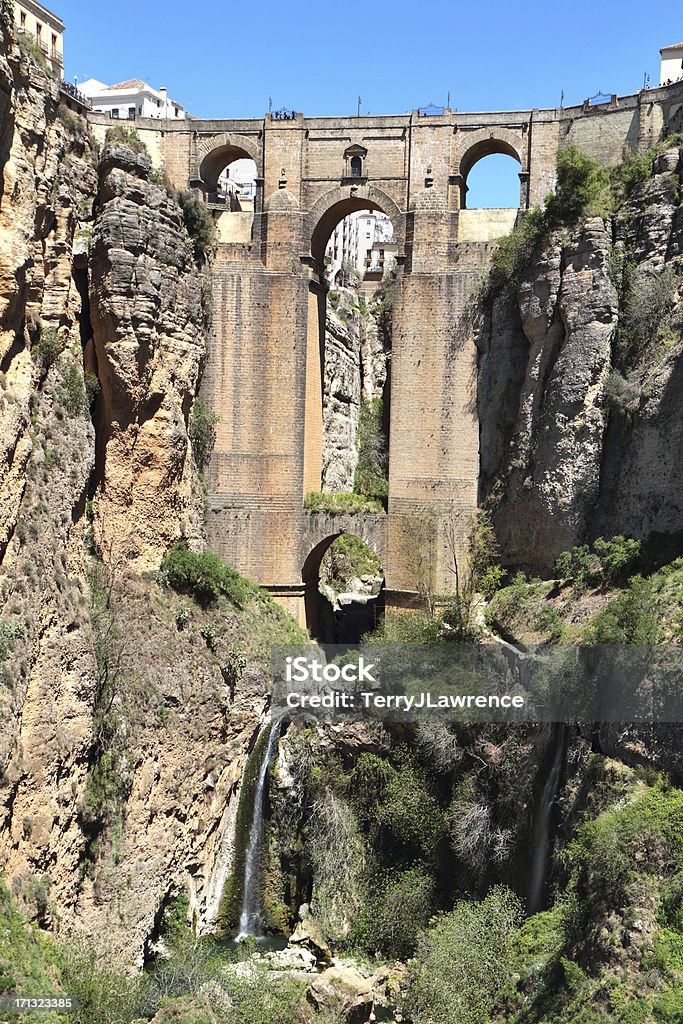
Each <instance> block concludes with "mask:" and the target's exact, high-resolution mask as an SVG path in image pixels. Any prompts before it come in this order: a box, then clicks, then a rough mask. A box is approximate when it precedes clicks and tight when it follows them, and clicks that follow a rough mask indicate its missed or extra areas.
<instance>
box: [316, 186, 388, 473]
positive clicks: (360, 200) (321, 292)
mask: <svg viewBox="0 0 683 1024" xmlns="http://www.w3.org/2000/svg"><path fill="white" fill-rule="evenodd" d="M361 210H380V211H381V212H382V213H385V214H386V215H387V217H389V219H390V220H391V222H392V225H393V228H394V232H395V234H396V240H397V242H398V260H399V261H400V259H401V254H402V253H403V252H404V247H405V217H404V215H403V214H402V213H401V210H400V209H399V207H398V205H397V204H396V203H395V202H394V200H393V199H392V198H391V196H389V195H388V194H387V193H386V192H384V191H383V190H382V189H380V188H377V187H376V186H374V185H353V184H350V185H341V186H340V187H339V188H334V189H330V191H329V192H326V193H325V194H324V195H322V196H321V197H320V199H318V201H317V202H316V203H315V205H314V206H313V207H312V208H311V210H310V212H309V213H308V215H307V217H306V219H305V228H304V230H305V237H308V238H310V256H308V257H307V258H308V259H310V260H311V262H312V269H313V274H312V277H311V280H310V282H309V296H308V317H307V328H306V401H305V418H304V493H308V492H310V491H319V490H320V488H321V476H322V443H323V442H322V439H323V373H324V357H325V306H326V301H327V288H326V285H325V282H324V254H325V246H326V245H327V241H328V239H329V237H330V235H331V234H332V231H333V230H334V228H335V227H336V225H337V224H338V223H339V222H340V221H341V220H343V218H344V217H347V216H348V215H349V214H350V213H355V212H359V211H361Z"/></svg>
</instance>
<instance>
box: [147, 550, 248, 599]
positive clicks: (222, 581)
mask: <svg viewBox="0 0 683 1024" xmlns="http://www.w3.org/2000/svg"><path fill="white" fill-rule="evenodd" d="M160 577H161V580H162V581H163V582H165V583H167V584H168V586H170V587H171V588H172V589H173V590H175V591H177V592H178V593H180V594H189V595H190V596H191V597H193V598H194V599H195V601H197V602H198V603H199V604H201V605H210V604H214V603H215V602H216V601H217V600H218V599H219V598H220V597H227V598H228V600H229V601H231V602H232V604H234V605H235V606H236V607H237V608H243V607H244V606H245V605H246V604H247V603H248V601H249V600H250V599H251V598H252V597H254V596H256V595H257V594H258V593H259V588H258V587H257V586H256V584H255V583H253V582H252V581H251V580H248V579H247V578H246V577H245V576H242V575H240V573H238V572H237V570H236V569H233V568H232V566H230V565H227V564H226V563H225V562H224V561H223V559H222V558H219V557H218V555H216V554H214V552H213V551H201V552H195V551H190V549H189V548H188V546H187V543H186V542H185V541H182V540H181V541H177V543H175V544H174V545H173V547H172V548H171V550H170V551H169V553H168V554H167V555H166V557H165V558H164V560H163V561H162V563H161V568H160Z"/></svg>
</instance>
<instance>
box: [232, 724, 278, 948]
mask: <svg viewBox="0 0 683 1024" xmlns="http://www.w3.org/2000/svg"><path fill="white" fill-rule="evenodd" d="M281 725H282V721H281V719H278V721H277V722H273V724H272V725H271V727H270V733H269V735H268V742H267V744H266V746H265V749H264V751H263V759H262V760H261V764H260V765H259V773H258V778H257V780H256V791H255V793H254V807H253V811H252V818H251V826H250V828H249V842H248V843H247V851H246V856H245V861H244V885H243V888H242V908H241V913H240V930H239V935H238V936H237V938H238V939H241V938H243V937H244V936H246V935H255V936H258V935H261V927H262V916H263V905H262V904H263V885H262V881H263V880H262V878H261V872H260V870H259V869H260V867H261V864H262V860H263V852H264V850H263V845H264V838H265V828H264V820H263V800H264V796H265V790H266V779H267V777H268V768H269V766H270V762H271V761H272V759H273V755H274V753H275V749H276V747H277V743H278V740H279V738H280V727H281Z"/></svg>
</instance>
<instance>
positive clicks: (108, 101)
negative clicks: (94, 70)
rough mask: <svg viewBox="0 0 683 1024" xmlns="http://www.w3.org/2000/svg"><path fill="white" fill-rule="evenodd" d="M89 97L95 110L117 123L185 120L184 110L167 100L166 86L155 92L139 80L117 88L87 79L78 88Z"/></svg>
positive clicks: (93, 79)
mask: <svg viewBox="0 0 683 1024" xmlns="http://www.w3.org/2000/svg"><path fill="white" fill-rule="evenodd" d="M78 88H79V89H80V91H81V92H82V93H83V94H84V96H87V98H88V99H89V100H90V102H91V104H92V108H93V110H95V111H97V112H98V113H100V114H109V116H110V117H111V118H112V120H114V121H135V120H136V118H138V117H157V118H168V119H170V120H173V121H176V120H183V119H184V118H185V109H184V107H182V106H181V105H180V103H176V102H175V100H170V99H169V98H168V92H167V90H166V87H165V86H161V88H159V89H154V88H152V86H151V85H148V84H147V82H143V81H142V80H141V79H140V78H131V79H129V80H128V81H126V82H119V83H118V84H117V85H105V84H104V82H98V80H97V79H96V78H88V79H87V81H85V82H81V83H80V84H79V85H78Z"/></svg>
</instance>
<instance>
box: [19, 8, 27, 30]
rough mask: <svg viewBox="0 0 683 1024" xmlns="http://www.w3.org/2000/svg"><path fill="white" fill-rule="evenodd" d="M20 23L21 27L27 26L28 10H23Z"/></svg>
mask: <svg viewBox="0 0 683 1024" xmlns="http://www.w3.org/2000/svg"><path fill="white" fill-rule="evenodd" d="M20 24H21V27H22V28H23V29H25V28H26V12H25V11H22V12H21V22H20Z"/></svg>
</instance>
